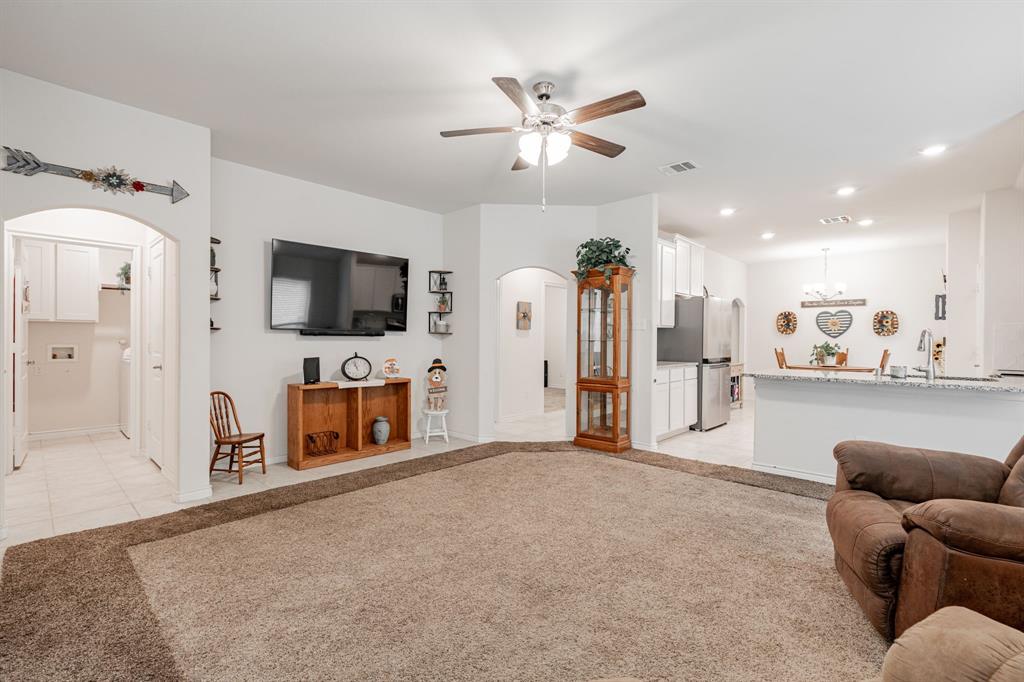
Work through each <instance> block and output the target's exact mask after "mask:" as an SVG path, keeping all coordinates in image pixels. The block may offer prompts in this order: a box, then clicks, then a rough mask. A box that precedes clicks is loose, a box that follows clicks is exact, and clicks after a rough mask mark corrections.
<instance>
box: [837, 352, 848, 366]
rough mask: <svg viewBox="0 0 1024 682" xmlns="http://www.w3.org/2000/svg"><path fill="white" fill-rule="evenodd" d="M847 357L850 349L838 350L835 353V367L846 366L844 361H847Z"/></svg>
mask: <svg viewBox="0 0 1024 682" xmlns="http://www.w3.org/2000/svg"><path fill="white" fill-rule="evenodd" d="M849 359H850V349H849V348H847V349H846V350H841V351H839V352H838V353H836V366H837V367H846V363H847V361H848V360H849Z"/></svg>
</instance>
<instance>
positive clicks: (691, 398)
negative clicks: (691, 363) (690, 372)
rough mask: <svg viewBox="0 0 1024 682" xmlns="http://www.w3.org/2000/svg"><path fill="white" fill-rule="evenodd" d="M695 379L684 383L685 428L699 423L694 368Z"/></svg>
mask: <svg viewBox="0 0 1024 682" xmlns="http://www.w3.org/2000/svg"><path fill="white" fill-rule="evenodd" d="M694 375H695V376H694V378H693V379H687V380H686V381H684V382H683V414H684V415H685V416H684V417H683V422H684V424H683V426H685V427H686V428H690V427H691V426H693V425H694V424H696V423H697V378H696V368H694Z"/></svg>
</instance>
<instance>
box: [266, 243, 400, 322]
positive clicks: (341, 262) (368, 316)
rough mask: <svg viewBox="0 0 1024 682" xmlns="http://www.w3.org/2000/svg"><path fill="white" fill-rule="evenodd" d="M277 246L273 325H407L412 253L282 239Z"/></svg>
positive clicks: (272, 284) (273, 272) (274, 251)
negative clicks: (408, 255) (385, 252)
mask: <svg viewBox="0 0 1024 682" xmlns="http://www.w3.org/2000/svg"><path fill="white" fill-rule="evenodd" d="M271 250H272V256H271V267H270V269H271V275H270V277H271V279H270V327H271V329H295V330H299V331H320V332H327V333H332V332H333V333H343V332H351V333H354V334H383V333H384V332H389V331H405V318H406V300H407V299H406V290H407V288H408V284H409V260H408V259H406V258H396V257H395V256H382V255H379V254H375V253H363V252H362V251H349V250H348V249H335V248H331V247H328V246H314V245H312V244H300V243H299V242H289V241H284V240H282V239H275V240H274V241H273V245H272V247H271Z"/></svg>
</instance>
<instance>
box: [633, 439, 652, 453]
mask: <svg viewBox="0 0 1024 682" xmlns="http://www.w3.org/2000/svg"><path fill="white" fill-rule="evenodd" d="M633 447H634V448H636V449H637V450H650V451H651V452H657V451H658V444H657V443H641V442H640V441H638V440H635V441H633Z"/></svg>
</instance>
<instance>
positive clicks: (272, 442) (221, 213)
mask: <svg viewBox="0 0 1024 682" xmlns="http://www.w3.org/2000/svg"><path fill="white" fill-rule="evenodd" d="M212 184H213V192H214V196H213V224H214V225H215V226H216V227H215V230H214V232H215V236H216V237H219V238H220V239H221V240H222V244H221V246H219V247H217V264H218V266H220V268H221V276H220V295H221V299H222V300H221V301H219V302H216V303H214V304H213V306H214V308H213V311H214V313H215V314H216V320H217V324H218V325H219V326H220V327H222V331H218V332H214V333H213V334H212V336H211V341H210V346H211V354H212V355H211V358H212V372H211V385H212V386H213V387H214V388H215V389H219V390H224V391H227V392H228V393H230V394H231V396H232V397H233V398H234V399H235V404H236V406H237V408H238V411H239V416H240V418H241V420H242V426H243V428H245V429H246V430H249V431H265V432H266V433H267V456H268V458H269V459H271V460H273V461H284V460H285V459H286V458H287V435H286V430H287V395H286V387H287V384H289V383H301V382H302V359H303V358H305V357H319V358H320V374H321V377H322V378H323V379H324V380H338V379H339V378H340V371H339V370H340V367H341V363H342V361H343V360H345V359H346V358H347V357H349V356H351V355H352V354H353V353H359V355H361V356H364V357H366V358H368V359H369V360H370V362H371V364H372V365H373V368H374V373H375V374H376V373H377V372H379V370H380V368H381V366H382V364H383V362H384V360H385V359H386V358H388V357H395V358H398V361H399V363H400V365H401V368H402V375H403V376H406V377H411V378H412V379H413V383H412V388H413V409H414V419H415V421H414V425H413V430H414V431H415V432H418V431H419V426H420V410H421V408H422V407H423V405H424V401H425V394H424V389H425V383H424V379H425V377H426V372H427V367H429V366H430V363H431V361H432V360H433V359H434V358H435V357H441V356H442V355H443V354H442V352H441V351H442V344H441V337H439V336H432V335H430V334H428V333H427V310H428V308H429V307H430V305H431V302H432V297H431V296H430V295H429V294H428V293H427V289H428V286H427V284H428V282H427V271H428V270H437V269H441V266H442V263H443V260H444V255H443V249H442V229H441V216H439V215H437V214H434V213H428V212H426V211H420V210H418V209H413V208H408V207H406V206H400V205H398V204H393V203H390V202H386V201H381V200H379V199H372V198H370V197H365V196H361V195H359V194H353V193H351V192H345V191H342V190H338V189H332V188H329V187H324V186H322V185H316V184H313V183H310V182H304V181H302V180H296V179H294V178H289V177H285V176H283V175H276V174H274V173H269V172H266V171H262V170H257V169H255V168H250V167H247V166H242V165H239V164H236V163H231V162H228V161H222V160H220V159H214V160H213V182H212ZM275 237H281V238H286V239H289V240H293V241H299V242H307V243H310V244H321V245H324V246H333V247H339V248H346V249H354V250H357V251H367V252H371V253H380V254H385V255H390V256H399V257H401V258H408V259H409V296H408V331H407V332H404V333H388V334H387V335H386V336H383V337H344V336H339V337H316V336H299V334H298V333H297V332H292V331H280V330H279V331H271V330H270V324H269V304H268V296H269V289H270V243H271V240H272V239H273V238H275ZM207 253H208V252H207ZM208 258H209V256H208V255H207V259H208ZM207 262H209V261H207ZM460 274H461V273H456V275H455V276H454V277H453V278H452V279H451V284H450V287H451V289H452V291H453V292H454V300H453V309H454V310H455V311H461V310H462V309H463V308H464V307H466V306H467V301H466V298H468V297H469V296H471V294H472V289H471V288H470V287H469V286H465V287H464V286H462V280H461V279H460V277H459V275H460ZM204 285H205V282H204ZM468 305H470V306H471V305H472V304H471V302H469V303H468ZM452 317H453V323H452V327H453V330H454V331H455V333H456V334H458V333H459V326H458V325H459V321H458V320H459V319H460V318H456V317H455V316H454V315H453V316H452ZM471 332H472V327H468V328H467V329H465V330H463V331H462V333H463V334H465V333H471ZM446 362H447V361H446ZM449 365H451V363H449ZM450 369H451V367H450ZM453 373H454V372H453Z"/></svg>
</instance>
